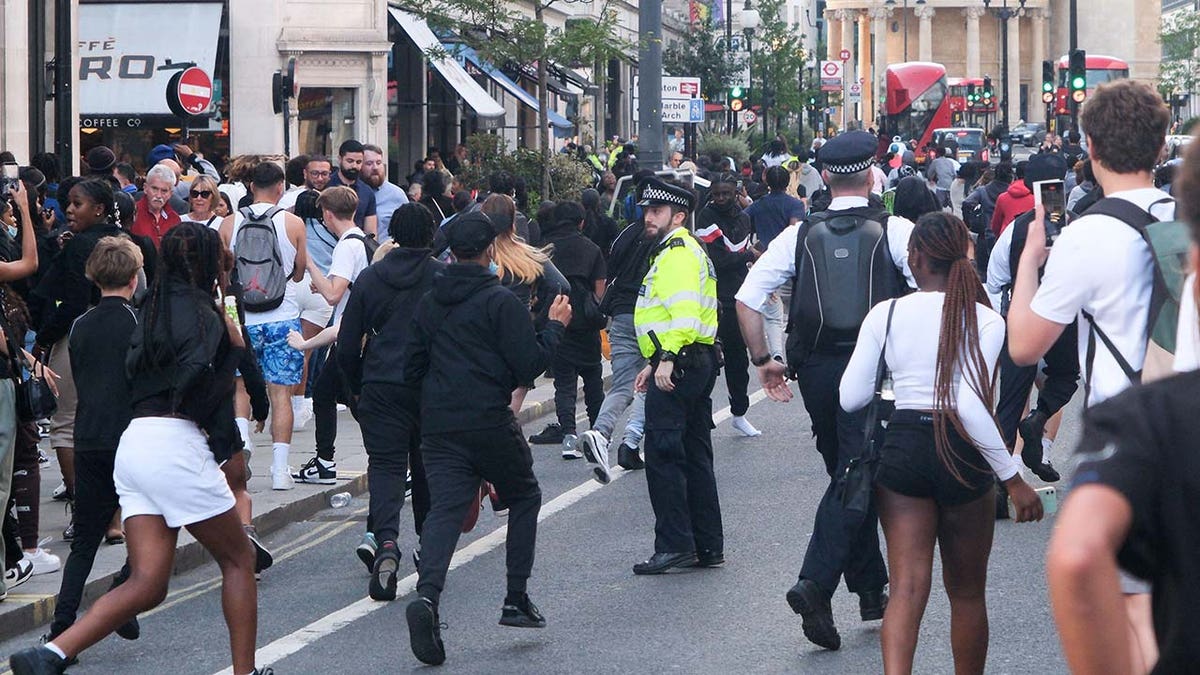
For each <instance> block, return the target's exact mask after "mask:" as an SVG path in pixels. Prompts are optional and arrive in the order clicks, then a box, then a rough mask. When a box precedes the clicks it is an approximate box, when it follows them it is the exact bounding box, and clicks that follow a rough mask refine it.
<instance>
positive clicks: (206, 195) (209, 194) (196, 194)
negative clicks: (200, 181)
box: [192, 190, 212, 199]
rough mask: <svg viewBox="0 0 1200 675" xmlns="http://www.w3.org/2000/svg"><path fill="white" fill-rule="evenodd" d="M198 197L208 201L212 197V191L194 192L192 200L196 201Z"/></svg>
mask: <svg viewBox="0 0 1200 675" xmlns="http://www.w3.org/2000/svg"><path fill="white" fill-rule="evenodd" d="M196 197H200V198H201V199H208V198H209V197H212V190H192V198H193V199H195V198H196Z"/></svg>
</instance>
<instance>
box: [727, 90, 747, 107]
mask: <svg viewBox="0 0 1200 675" xmlns="http://www.w3.org/2000/svg"><path fill="white" fill-rule="evenodd" d="M745 107H746V88H745V87H733V88H731V89H730V90H729V109H730V110H732V111H734V112H741V111H742V109H744V108H745Z"/></svg>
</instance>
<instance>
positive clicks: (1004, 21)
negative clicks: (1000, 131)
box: [983, 0, 1025, 129]
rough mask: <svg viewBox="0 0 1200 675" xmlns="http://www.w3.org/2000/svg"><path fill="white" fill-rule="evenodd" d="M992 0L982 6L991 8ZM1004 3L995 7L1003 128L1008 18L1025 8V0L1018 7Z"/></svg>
mask: <svg viewBox="0 0 1200 675" xmlns="http://www.w3.org/2000/svg"><path fill="white" fill-rule="evenodd" d="M992 1H993V0H983V6H984V7H985V8H988V9H991V7H992ZM1003 2H1004V4H1003V5H1002V6H1000V7H997V8H996V18H998V19H999V20H1000V79H1001V80H1002V82H1001V85H1000V86H1001V87H1002V89H1001V92H1002V93H1003V96H1002V97H1001V101H1000V112H1001V115H1000V120H1001V124H1003V125H1004V128H1005V129H1008V97H1009V94H1010V92H1009V90H1008V20H1009V19H1012V18H1014V17H1017V16H1019V13H1020V11H1021V10H1023V9H1025V0H1019V2H1020V3H1021V6H1020V7H1012V8H1010V7H1009V6H1008V0H1003Z"/></svg>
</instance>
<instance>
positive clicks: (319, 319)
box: [296, 272, 333, 328]
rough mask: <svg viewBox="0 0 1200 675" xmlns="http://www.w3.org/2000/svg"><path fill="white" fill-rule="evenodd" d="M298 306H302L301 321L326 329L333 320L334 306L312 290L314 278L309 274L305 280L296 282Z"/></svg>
mask: <svg viewBox="0 0 1200 675" xmlns="http://www.w3.org/2000/svg"><path fill="white" fill-rule="evenodd" d="M296 304H298V305H300V320H301V321H307V322H309V323H311V324H313V325H315V326H320V327H321V328H324V327H326V326H328V325H329V320H330V319H331V318H333V305H331V304H329V302H327V301H326V300H325V298H324V296H322V295H321V294H320V293H314V292H313V290H312V277H310V276H308V272H305V273H304V278H303V279H301V280H300V281H298V282H296Z"/></svg>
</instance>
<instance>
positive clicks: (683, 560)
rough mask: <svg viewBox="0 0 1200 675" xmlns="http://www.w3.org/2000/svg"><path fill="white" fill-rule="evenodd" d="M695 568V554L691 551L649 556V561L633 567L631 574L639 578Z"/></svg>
mask: <svg viewBox="0 0 1200 675" xmlns="http://www.w3.org/2000/svg"><path fill="white" fill-rule="evenodd" d="M695 566H696V554H695V553H693V552H691V551H686V552H682V553H655V554H654V555H652V556H650V559H649V560H645V561H643V562H640V563H638V564H636V565H634V566H633V573H634V574H637V575H639V576H641V575H644V574H666V573H667V572H669V571H670V570H672V569H682V568H686V567H695Z"/></svg>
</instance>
